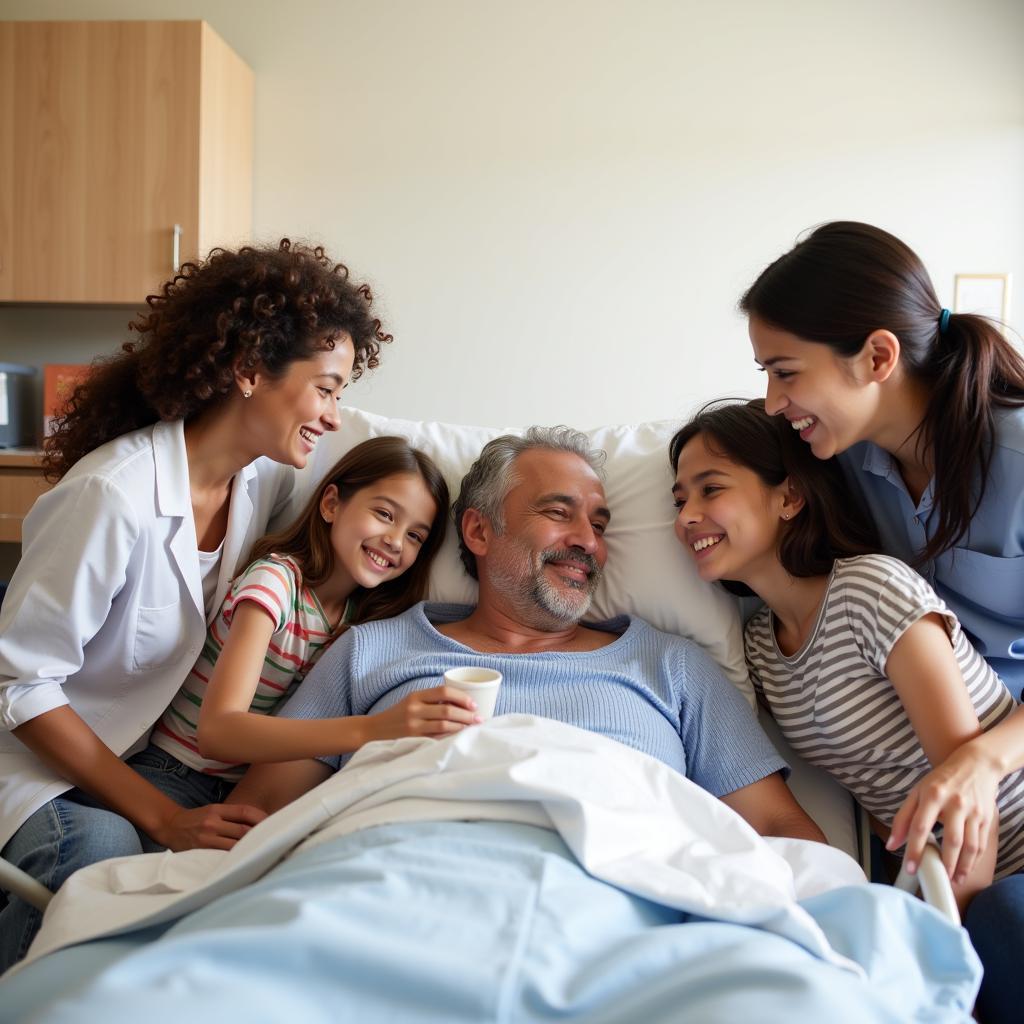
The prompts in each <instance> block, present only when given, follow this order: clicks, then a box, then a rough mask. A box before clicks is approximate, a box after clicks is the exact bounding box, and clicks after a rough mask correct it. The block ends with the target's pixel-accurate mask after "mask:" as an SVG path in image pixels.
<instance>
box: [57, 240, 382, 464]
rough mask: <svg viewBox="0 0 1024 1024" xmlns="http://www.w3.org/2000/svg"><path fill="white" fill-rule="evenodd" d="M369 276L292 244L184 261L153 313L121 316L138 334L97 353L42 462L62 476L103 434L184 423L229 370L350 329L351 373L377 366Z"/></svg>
mask: <svg viewBox="0 0 1024 1024" xmlns="http://www.w3.org/2000/svg"><path fill="white" fill-rule="evenodd" d="M372 301H373V297H372V295H371V294H370V289H369V288H368V287H367V286H366V285H365V284H356V283H355V282H354V281H350V280H349V274H348V268H346V267H345V266H344V265H343V264H341V263H333V262H332V261H331V260H329V259H328V258H327V254H326V253H325V252H324V250H323V249H322V248H320V247H319V246H317V247H316V248H310V247H308V246H305V245H293V244H292V243H291V242H290V241H289V240H288V239H287V238H285V239H282V240H281V242H280V244H279V245H274V246H264V247H255V246H245V247H243V248H241V249H239V250H237V251H231V250H228V249H214V250H212V252H211V253H210V254H209V256H208V257H207V258H206V259H205V260H202V261H197V262H193V263H185V264H183V265H182V267H181V270H180V271H179V272H178V274H177V275H176V276H175V277H174V279H173V280H171V281H168V282H167V283H166V284H165V285H164V286H163V288H162V289H161V290H160V294H159V295H150V296H149V297H148V298H147V299H146V302H147V304H148V306H149V310H148V312H146V313H141V314H139V316H138V317H137V318H136V319H135V320H133V321H132V322H131V324H129V327H130V329H132V330H135V331H137V332H138V333H139V340H138V341H137V342H126V343H125V344H124V345H123V346H122V351H121V352H120V353H119V354H117V355H115V356H113V357H111V358H109V359H101V360H97V361H96V362H94V363H93V365H92V367H91V368H90V371H89V375H88V377H86V378H85V380H84V381H82V382H81V383H79V384H78V386H77V387H75V389H74V391H73V392H72V394H71V397H70V399H69V401H68V403H67V405H66V406H65V408H64V410H63V412H62V413H61V414H60V415H59V416H58V417H57V419H56V423H55V429H54V432H53V433H52V434H51V435H50V436H49V437H48V438H47V439H46V444H45V454H44V456H43V467H44V469H45V471H46V475H47V478H48V479H50V480H51V481H56V480H59V479H60V478H61V477H62V476H64V474H65V473H67V471H68V470H69V469H70V468H71V467H72V466H73V465H74V464H75V463H76V462H77V461H78V460H79V459H80V458H82V456H84V455H86V454H88V453H89V452H91V451H92V450H93V449H94V448H98V447H99V446H100V445H101V444H104V443H105V442H106V441H110V440H112V439H113V438H115V437H119V436H120V435H122V434H126V433H128V432H129V431H131V430H136V429H138V428H139V427H145V426H149V425H150V424H152V423H156V422H157V421H158V420H174V419H185V420H188V419H190V418H191V417H193V416H195V415H197V414H198V413H200V412H202V411H203V410H204V409H206V408H208V407H209V406H211V405H215V404H216V403H218V402H221V401H223V400H224V396H225V395H226V394H227V393H228V392H229V391H230V390H231V388H232V387H233V386H234V380H235V370H236V367H237V368H241V369H243V370H245V369H255V368H257V367H258V368H260V369H262V371H263V372H264V373H265V374H266V375H267V376H268V377H270V378H271V379H277V378H280V377H282V376H283V375H284V374H285V372H286V371H287V369H288V366H289V365H290V364H291V363H293V362H295V361H296V360H300V359H309V358H311V357H312V356H314V355H315V354H316V352H317V351H319V350H321V349H325V348H328V349H330V348H333V347H334V344H335V341H336V340H337V339H338V338H339V337H340V336H341V335H343V334H348V335H349V336H350V337H351V339H352V345H353V347H354V348H355V363H354V366H353V369H352V380H356V379H357V378H358V377H359V376H360V375H361V374H362V372H363V371H364V370H367V369H373V368H374V367H375V366H376V365H377V364H378V362H379V359H380V348H381V345H382V344H384V343H386V342H389V341H391V335H390V334H385V333H384V332H383V331H382V329H381V324H380V320H378V319H377V318H376V317H375V316H373V315H372V313H371V312H370V305H371V303H372Z"/></svg>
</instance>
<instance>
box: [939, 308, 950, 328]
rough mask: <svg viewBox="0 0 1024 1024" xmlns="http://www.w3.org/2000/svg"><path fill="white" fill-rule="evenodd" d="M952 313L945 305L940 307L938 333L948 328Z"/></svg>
mask: <svg viewBox="0 0 1024 1024" xmlns="http://www.w3.org/2000/svg"><path fill="white" fill-rule="evenodd" d="M952 315H953V314H952V313H950V311H949V310H948V309H946V307H945V306H943V307H942V312H941V313H940V314H939V334H945V333H946V331H948V330H949V318H950V317H951V316H952Z"/></svg>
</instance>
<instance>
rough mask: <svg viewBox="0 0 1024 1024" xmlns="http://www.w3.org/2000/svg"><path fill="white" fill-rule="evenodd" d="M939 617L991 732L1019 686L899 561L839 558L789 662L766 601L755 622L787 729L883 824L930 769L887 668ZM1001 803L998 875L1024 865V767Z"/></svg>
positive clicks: (752, 663)
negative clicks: (898, 650)
mask: <svg viewBox="0 0 1024 1024" xmlns="http://www.w3.org/2000/svg"><path fill="white" fill-rule="evenodd" d="M932 612H934V613H936V614H938V615H940V616H941V617H942V619H943V621H944V623H945V626H946V629H947V631H948V632H949V638H950V642H951V643H952V645H953V653H954V655H955V657H956V660H957V664H958V665H959V666H960V672H961V673H962V675H963V678H964V682H965V683H966V685H967V690H968V693H969V694H970V698H971V702H972V703H973V704H974V710H975V712H976V713H977V715H978V721H979V722H980V723H981V727H982V729H983V730H988V729H991V728H992V726H994V725H995V724H996V723H997V722H1001V721H1002V720H1003V719H1004V718H1006V717H1007V715H1009V714H1011V713H1012V712H1013V711H1014V709H1015V708H1016V703H1015V701H1014V699H1013V697H1012V695H1011V694H1010V691H1009V690H1008V689H1007V688H1006V686H1005V685H1004V684H1003V682H1002V680H1001V679H1000V678H999V677H998V676H997V675H996V674H995V672H994V671H993V670H992V669H991V667H990V666H989V664H988V662H986V661H985V660H984V659H983V658H982V657H981V655H980V654H978V652H977V651H976V650H975V649H974V648H973V647H972V646H971V645H970V643H969V642H968V640H967V638H966V637H965V636H964V633H963V630H962V629H961V628H960V624H959V622H957V619H956V616H955V615H953V613H952V612H951V611H950V610H949V609H948V608H947V607H946V605H945V604H944V603H943V602H942V600H941V598H939V597H938V595H937V594H936V593H935V591H934V590H932V588H931V586H930V585H929V584H928V583H927V582H926V581H925V580H924V579H922V578H921V577H920V576H919V575H918V574H917V573H916V572H914V571H913V570H912V569H910V568H908V567H907V566H906V565H905V564H904V563H903V562H901V561H899V559H896V558H890V557H889V556H887V555H862V556H860V557H859V558H843V559H839V560H837V561H836V563H835V566H834V567H833V570H832V575H831V576H830V578H829V584H828V590H827V591H826V593H825V599H824V600H823V601H822V604H821V608H820V609H819V610H818V618H817V621H816V622H815V625H814V629H813V630H812V631H811V635H810V636H809V637H808V638H807V640H806V642H805V643H804V645H803V646H802V647H801V648H800V650H799V651H797V652H796V654H794V655H792V656H791V657H787V656H786V655H784V654H783V653H782V652H781V651H780V650H779V647H778V644H777V643H776V640H775V623H774V618H773V616H772V613H771V611H770V610H769V609H768V608H762V609H761V610H760V611H759V612H758V613H757V614H756V615H754V617H753V618H751V620H750V621H749V622H748V623H747V628H746V634H745V638H744V639H745V647H746V655H747V666H748V668H749V669H750V678H751V681H752V682H753V684H754V689H755V690H756V691H757V694H758V696H759V697H760V698H761V699H762V700H763V701H764V702H765V703H766V704H767V705H768V709H769V711H771V714H772V717H773V718H774V719H775V721H776V722H777V723H778V725H779V728H780V729H781V730H782V733H783V735H784V736H785V737H786V739H787V740H788V741H789V742H790V744H791V745H792V747H793V749H794V750H795V751H796V752H797V753H798V754H800V755H801V756H802V757H803V758H804V759H805V760H807V761H809V762H810V763H811V764H816V765H818V766H820V767H821V768H824V769H825V770H826V771H827V772H828V773H829V774H830V775H832V776H833V778H835V779H836V780H837V781H838V782H839V783H841V784H842V785H843V786H845V787H846V789H848V790H849V791H850V792H851V793H853V795H854V796H855V797H856V798H857V800H858V801H859V802H860V803H861V805H862V806H863V807H865V808H866V809H867V810H868V811H870V812H871V814H873V815H874V816H875V817H876V818H877V819H878V820H879V821H880V822H882V823H883V824H884V825H885V826H886V827H888V826H890V825H891V824H892V819H893V817H894V816H895V814H896V812H897V811H898V810H899V808H900V806H901V805H902V804H903V801H904V800H905V798H906V797H907V795H908V794H909V793H910V790H911V789H912V788H913V787H914V785H915V784H916V783H917V782H918V781H919V780H920V779H921V778H922V777H923V776H924V775H925V774H926V773H927V772H928V771H929V770H930V769H931V765H930V764H929V762H928V758H927V757H926V756H925V753H924V750H923V749H922V747H921V743H920V741H919V740H918V738H917V735H916V733H915V732H914V728H913V726H912V725H911V722H910V718H909V717H908V716H907V713H906V711H905V710H904V708H903V704H902V703H901V701H900V698H899V696H898V695H897V693H896V690H895V689H894V688H893V686H892V684H891V683H890V682H889V680H888V678H887V677H886V674H885V664H886V662H887V661H888V660H889V655H890V653H891V652H892V649H893V647H894V646H895V644H896V641H897V640H899V638H900V637H901V636H902V635H903V634H904V633H905V632H906V631H907V629H909V628H910V627H911V626H912V625H913V624H914V623H915V622H917V621H918V620H920V619H922V618H923V617H924V616H925V615H928V614H930V613H932ZM997 803H998V805H999V854H998V857H997V860H996V877H997V878H1001V877H1003V876H1004V875H1009V874H1012V873H1013V872H1015V871H1019V870H1020V869H1021V868H1022V867H1024V771H1016V772H1013V773H1012V774H1011V775H1008V776H1007V777H1006V778H1005V779H1003V781H1002V783H1001V784H1000V786H999V790H998V796H997Z"/></svg>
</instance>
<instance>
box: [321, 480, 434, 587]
mask: <svg viewBox="0 0 1024 1024" xmlns="http://www.w3.org/2000/svg"><path fill="white" fill-rule="evenodd" d="M320 514H321V515H322V516H323V518H324V519H325V520H326V521H327V522H328V523H330V524H331V547H332V548H333V550H334V556H335V559H334V573H333V577H334V580H335V582H337V583H339V584H340V586H339V589H341V590H348V591H350V590H351V589H354V588H355V587H365V588H367V589H372V588H374V587H378V586H380V584H382V583H386V582H387V581H388V580H391V579H394V578H395V577H396V576H400V575H401V574H402V573H403V572H405V571H406V569H408V568H409V567H410V566H411V565H412V564H413V562H415V561H416V559H417V557H418V556H419V553H420V550H421V549H422V547H423V545H424V544H425V543H426V540H427V537H428V536H429V534H430V530H431V527H432V525H433V522H434V519H435V517H436V516H437V504H436V502H435V501H434V498H433V496H432V495H431V493H430V491H429V489H428V488H427V485H426V484H425V483H424V482H423V478H422V477H421V476H419V474H417V473H395V474H394V475H392V476H386V477H382V478H381V479H380V480H377V481H376V482H374V483H372V484H370V485H369V486H367V487H363V488H362V489H360V490H358V491H356V492H355V493H354V494H352V495H351V496H350V497H349V498H340V497H339V496H338V488H337V487H336V486H335V485H334V484H331V485H329V486H328V487H327V488H325V489H324V493H323V497H321V499H320Z"/></svg>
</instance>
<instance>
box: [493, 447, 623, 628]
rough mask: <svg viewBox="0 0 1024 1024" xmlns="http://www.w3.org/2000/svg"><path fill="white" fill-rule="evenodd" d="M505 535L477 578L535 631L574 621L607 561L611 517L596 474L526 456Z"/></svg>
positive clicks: (555, 455)
mask: <svg viewBox="0 0 1024 1024" xmlns="http://www.w3.org/2000/svg"><path fill="white" fill-rule="evenodd" d="M513 472H514V474H515V477H516V483H515V484H514V485H513V487H512V489H511V490H510V491H509V493H508V495H507V496H506V498H505V502H504V506H503V513H504V529H503V530H502V532H501V533H497V532H494V533H492V534H491V535H490V536H489V538H488V543H487V550H486V553H485V554H484V555H482V556H479V557H478V568H479V571H480V576H481V579H482V580H483V579H486V580H487V581H488V583H489V584H490V586H491V588H492V589H493V590H494V591H495V592H496V593H497V594H500V595H501V596H502V598H503V599H506V600H508V601H509V602H510V604H511V605H512V607H513V608H514V609H515V610H516V611H517V613H518V614H519V617H520V618H521V619H522V621H524V622H526V623H528V624H529V625H531V626H534V627H536V628H539V629H558V628H561V627H563V626H565V625H567V624H572V623H575V622H579V621H580V619H582V618H583V616H584V615H585V614H586V613H587V611H588V610H589V608H590V605H591V602H592V601H593V597H594V592H595V591H596V589H597V586H598V583H599V582H600V579H601V571H602V569H603V568H604V564H605V561H606V560H607V557H608V550H607V547H606V546H605V540H604V533H605V530H606V528H607V526H608V521H609V519H610V513H609V512H608V508H607V502H606V499H605V494H604V487H603V486H602V484H601V480H600V478H599V477H598V475H597V474H596V473H595V472H594V471H593V469H591V468H590V466H588V465H587V463H586V462H584V460H583V459H581V458H579V456H577V455H573V454H571V453H569V452H561V451H553V450H548V449H530V450H528V451H525V452H523V453H522V454H521V455H520V456H518V457H517V458H516V460H515V463H514V466H513Z"/></svg>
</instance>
